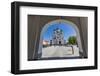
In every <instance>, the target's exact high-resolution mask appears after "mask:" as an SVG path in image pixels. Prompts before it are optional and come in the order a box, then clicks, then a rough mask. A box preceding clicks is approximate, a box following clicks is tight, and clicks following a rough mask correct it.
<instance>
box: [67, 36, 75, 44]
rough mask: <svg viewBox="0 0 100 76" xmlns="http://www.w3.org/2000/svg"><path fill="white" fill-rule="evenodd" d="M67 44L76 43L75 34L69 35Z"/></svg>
mask: <svg viewBox="0 0 100 76" xmlns="http://www.w3.org/2000/svg"><path fill="white" fill-rule="evenodd" d="M68 44H72V45H74V44H77V40H76V37H75V36H70V37H69V38H68Z"/></svg>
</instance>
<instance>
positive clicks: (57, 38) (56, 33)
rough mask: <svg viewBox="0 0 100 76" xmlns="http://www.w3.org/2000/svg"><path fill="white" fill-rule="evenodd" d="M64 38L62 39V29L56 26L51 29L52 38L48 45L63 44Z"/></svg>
mask: <svg viewBox="0 0 100 76" xmlns="http://www.w3.org/2000/svg"><path fill="white" fill-rule="evenodd" d="M64 44H66V40H64V33H63V30H62V29H59V28H56V29H54V30H53V35H52V39H51V40H50V45H64Z"/></svg>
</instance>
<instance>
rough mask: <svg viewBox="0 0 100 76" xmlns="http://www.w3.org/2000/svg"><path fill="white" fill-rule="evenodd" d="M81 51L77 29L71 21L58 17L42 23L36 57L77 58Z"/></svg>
mask: <svg viewBox="0 0 100 76" xmlns="http://www.w3.org/2000/svg"><path fill="white" fill-rule="evenodd" d="M80 52H83V49H82V44H81V38H80V33H79V29H78V27H77V26H76V24H74V23H73V22H71V21H68V20H64V19H58V20H54V21H51V22H49V23H47V24H45V25H44V27H43V28H42V30H41V34H40V42H39V49H38V53H37V54H38V59H55V58H79V57H82V56H81V55H80Z"/></svg>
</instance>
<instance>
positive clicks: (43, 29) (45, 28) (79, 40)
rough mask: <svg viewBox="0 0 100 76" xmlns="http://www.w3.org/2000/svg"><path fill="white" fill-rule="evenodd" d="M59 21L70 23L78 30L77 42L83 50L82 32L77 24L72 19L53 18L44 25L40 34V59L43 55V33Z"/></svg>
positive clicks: (81, 50)
mask: <svg viewBox="0 0 100 76" xmlns="http://www.w3.org/2000/svg"><path fill="white" fill-rule="evenodd" d="M58 22H62V23H66V24H70V25H71V26H72V27H73V28H74V29H75V31H76V37H77V44H78V46H79V49H80V50H79V51H80V52H83V49H82V44H81V38H80V32H79V29H78V27H77V26H76V24H74V23H73V22H71V21H68V20H64V19H58V20H53V21H50V22H48V23H47V24H45V25H44V27H43V28H42V31H41V34H40V42H39V49H38V59H39V58H41V55H42V41H43V34H44V33H45V32H46V30H47V28H49V26H50V25H52V24H55V23H58Z"/></svg>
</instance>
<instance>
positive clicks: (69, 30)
mask: <svg viewBox="0 0 100 76" xmlns="http://www.w3.org/2000/svg"><path fill="white" fill-rule="evenodd" d="M56 28H60V29H62V30H63V33H64V39H65V40H66V41H67V39H68V38H69V37H70V36H76V31H75V29H74V28H73V27H72V26H71V25H70V24H66V23H56V24H52V25H50V26H49V27H48V29H47V30H46V31H45V33H44V35H43V40H47V41H49V40H51V39H52V34H53V30H54V29H56Z"/></svg>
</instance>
